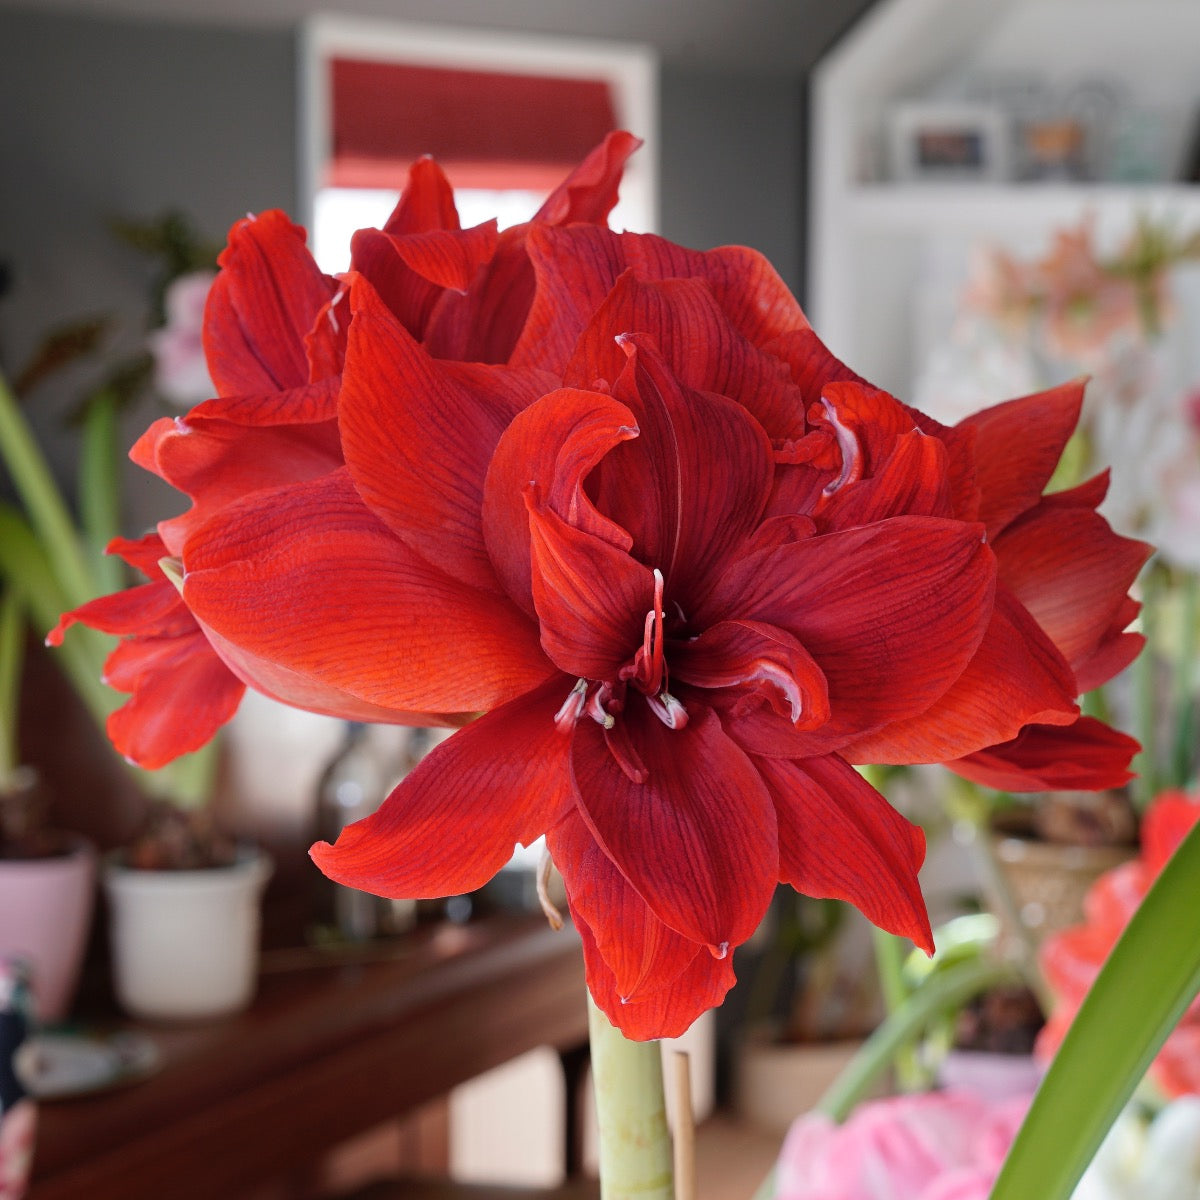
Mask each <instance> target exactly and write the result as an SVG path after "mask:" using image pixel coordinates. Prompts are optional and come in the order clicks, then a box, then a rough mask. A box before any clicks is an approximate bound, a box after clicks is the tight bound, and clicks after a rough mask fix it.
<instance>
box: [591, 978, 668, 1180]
mask: <svg viewBox="0 0 1200 1200" xmlns="http://www.w3.org/2000/svg"><path fill="white" fill-rule="evenodd" d="M588 1036H589V1040H590V1042H591V1053H592V1082H593V1085H594V1087H595V1092H596V1116H597V1118H598V1121H599V1126H600V1195H601V1198H602V1200H672V1196H673V1192H674V1183H673V1173H672V1164H671V1138H670V1135H669V1133H668V1131H667V1106H666V1100H665V1098H664V1095H663V1080H662V1054H661V1051H660V1049H659V1044H658V1042H631V1041H629V1040H627V1039H626V1038H625V1036H624V1035H623V1034H622V1033H621V1032H620V1030H618V1029H615V1028H613V1026H612V1025H611V1024H610V1023H609V1020H608V1018H607V1017H606V1016H605V1015H604V1014H603V1013H602V1012H601V1011H600V1010H599V1009H598V1008H597V1007H596V1004H595V1001H593V1000H592V997H591V995H590V994H589V996H588Z"/></svg>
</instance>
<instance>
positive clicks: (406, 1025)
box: [30, 914, 587, 1200]
mask: <svg viewBox="0 0 1200 1200" xmlns="http://www.w3.org/2000/svg"><path fill="white" fill-rule="evenodd" d="M584 997H585V992H584V982H583V962H582V955H581V953H580V948H579V941H578V938H577V937H576V936H575V935H574V934H573V933H572V932H571V931H570V930H569V929H567V930H564V931H562V932H560V933H555V932H553V931H552V930H550V929H549V928H547V926H546V922H545V920H544V919H543V918H542V917H540V916H537V917H529V916H517V915H503V914H502V915H493V916H488V917H484V918H482V919H480V920H478V921H473V922H471V923H470V924H467V925H462V926H456V925H451V924H442V925H438V926H436V927H433V928H431V929H424V930H419V931H418V932H416V933H414V934H412V935H409V937H407V938H405V939H404V940H402V941H398V942H396V943H395V944H394V946H393V947H392V948H391V949H386V950H383V951H379V950H375V951H373V952H372V953H371V955H370V956H366V955H364V956H362V957H361V958H359V960H358V961H353V960H351V959H348V958H345V957H342V958H334V957H333V956H331V955H330V954H329V953H327V952H320V951H315V950H308V949H303V950H294V951H275V952H272V953H269V954H267V955H266V956H265V957H264V963H263V975H262V981H261V985H260V988H259V993H258V997H257V999H256V1001H255V1003H254V1005H253V1007H252V1008H251V1009H250V1010H249V1011H247V1012H245V1013H242V1014H240V1015H238V1016H235V1017H230V1018H227V1019H225V1020H222V1021H218V1022H213V1023H210V1024H206V1025H196V1026H190V1027H175V1028H172V1027H167V1026H150V1025H146V1026H137V1027H136V1028H139V1029H142V1030H143V1031H145V1032H148V1033H149V1034H150V1035H151V1036H152V1037H153V1039H154V1041H155V1042H156V1043H157V1045H158V1046H159V1048H160V1050H161V1053H162V1068H161V1070H159V1071H158V1072H157V1073H155V1074H154V1075H153V1076H151V1077H150V1078H147V1079H144V1080H142V1081H140V1082H138V1083H135V1084H132V1085H129V1086H127V1087H124V1088H120V1089H114V1090H112V1091H109V1092H105V1093H103V1094H99V1095H95V1096H91V1097H80V1098H77V1099H74V1100H61V1101H54V1102H50V1103H45V1104H43V1105H42V1108H41V1117H40V1125H39V1131H38V1143H37V1151H36V1155H35V1160H34V1184H33V1187H32V1189H31V1193H30V1200H83V1198H84V1197H87V1200H103V1198H107V1197H113V1198H117V1197H120V1198H121V1200H238V1198H239V1197H242V1196H245V1195H248V1194H251V1193H253V1191H254V1190H255V1189H256V1188H257V1187H259V1186H261V1185H263V1184H266V1183H269V1182H270V1181H272V1180H276V1179H279V1178H281V1177H284V1176H288V1175H292V1176H294V1175H295V1172H296V1170H297V1168H298V1167H302V1166H303V1165H304V1164H306V1163H311V1162H315V1161H317V1160H318V1159H319V1158H320V1157H321V1156H322V1155H323V1154H324V1153H325V1152H327V1151H328V1150H329V1149H331V1148H333V1147H335V1146H337V1145H338V1144H339V1143H341V1142H344V1141H345V1140H346V1139H347V1138H349V1137H352V1136H354V1135H355V1134H357V1133H360V1132H362V1131H364V1130H367V1129H371V1128H373V1127H374V1126H376V1125H378V1124H379V1123H381V1122H383V1121H386V1120H387V1119H389V1118H390V1117H393V1116H396V1115H398V1114H402V1113H405V1112H407V1111H411V1110H413V1109H415V1108H416V1107H417V1106H419V1105H421V1104H424V1103H426V1102H427V1101H430V1100H432V1099H435V1098H436V1097H438V1096H441V1095H444V1094H445V1093H446V1092H447V1091H449V1090H450V1089H451V1088H452V1087H454V1086H456V1085H458V1084H460V1083H463V1082H465V1081H467V1080H469V1079H471V1078H473V1077H474V1076H476V1075H478V1074H480V1073H481V1072H483V1071H486V1070H489V1069H490V1068H492V1067H494V1066H497V1065H499V1064H500V1063H503V1062H505V1061H507V1060H508V1059H510V1058H513V1057H515V1056H516V1055H519V1054H522V1053H524V1052H525V1051H527V1050H530V1049H533V1048H534V1047H537V1046H552V1047H554V1048H556V1049H558V1050H560V1051H566V1050H572V1049H576V1048H578V1047H579V1046H581V1045H582V1044H584V1043H585V1042H586V1039H587V1012H586V1004H585V1000H584Z"/></svg>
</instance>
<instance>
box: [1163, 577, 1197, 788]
mask: <svg viewBox="0 0 1200 1200" xmlns="http://www.w3.org/2000/svg"><path fill="white" fill-rule="evenodd" d="M1179 593H1180V601H1181V609H1182V611H1181V613H1180V617H1179V620H1180V634H1179V656H1178V661H1177V663H1176V664H1175V697H1174V703H1173V704H1172V706H1171V708H1172V710H1173V711H1174V713H1175V737H1174V741H1173V743H1172V746H1171V761H1170V767H1171V773H1170V778H1169V779H1168V780H1167V781H1166V782H1167V783H1169V784H1170V785H1171V786H1172V787H1185V786H1186V785H1187V784H1188V783H1189V782H1190V781H1191V777H1192V774H1193V772H1194V771H1195V770H1196V760H1195V754H1196V732H1195V730H1196V683H1197V680H1196V656H1197V654H1200V645H1197V639H1198V638H1200V577H1197V576H1196V575H1195V574H1193V573H1192V572H1191V571H1188V572H1186V573H1185V574H1184V575H1183V577H1182V578H1181V580H1180V583H1179Z"/></svg>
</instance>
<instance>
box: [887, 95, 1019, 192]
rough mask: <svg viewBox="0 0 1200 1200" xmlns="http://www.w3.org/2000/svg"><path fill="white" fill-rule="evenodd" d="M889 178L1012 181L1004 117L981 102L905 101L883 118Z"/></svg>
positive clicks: (1006, 127) (1008, 143)
mask: <svg viewBox="0 0 1200 1200" xmlns="http://www.w3.org/2000/svg"><path fill="white" fill-rule="evenodd" d="M888 150H889V160H890V165H891V177H892V179H893V180H895V181H897V182H900V183H919V182H931V183H933V182H937V183H941V182H946V181H951V180H953V181H964V182H973V183H983V182H998V181H1001V180H1005V179H1009V178H1010V177H1011V165H1010V159H1011V151H1012V146H1011V131H1010V129H1009V121H1008V117H1007V115H1006V114H1005V113H1004V112H1003V111H1001V110H1000V109H998V108H993V107H991V106H990V105H986V104H966V103H960V104H955V103H942V102H939V101H910V102H907V103H902V104H897V105H896V107H895V108H893V109H892V111H891V113H890V115H889V118H888Z"/></svg>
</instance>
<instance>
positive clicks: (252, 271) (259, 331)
mask: <svg viewBox="0 0 1200 1200" xmlns="http://www.w3.org/2000/svg"><path fill="white" fill-rule="evenodd" d="M218 262H219V263H220V265H221V272H220V274H219V275H218V276H217V278H216V281H215V282H214V283H213V286H212V290H211V291H210V292H209V294H208V303H207V306H206V308H205V311H204V352H205V355H206V356H207V358H208V369H209V373H210V374H211V375H212V378H213V382H214V383H215V384H216V385H217V390H218V391H219V392H221V394H222V395H227V394H234V395H239V394H247V393H254V392H272V391H276V390H278V389H280V388H289V387H299V386H300V385H301V384H305V383H307V382H308V379H309V372H308V357H307V355H306V353H305V344H304V339H305V336H306V335H307V334H308V332H309V330H310V329H312V327H313V322H314V321H315V320H316V319H317V315H318V313H320V311H321V309H322V308H323V307H324V306H325V303H326V302H327V301H328V300H329V298H330V297H331V296H332V295H333V294H334V292H336V291H337V286H338V285H337V281H336V280H334V279H331V278H330V277H329V276H328V275H325V274H322V272H321V271H320V270H319V269H318V267H317V265H316V263H314V262H313V260H312V255H310V254H309V252H308V249H307V247H306V246H305V235H304V230H303V229H301V228H300V226H299V225H293V224H292V222H291V221H289V220H288V218H287V217H286V216H284V214H283V213H281V212H279V211H278V210H271V211H269V212H264V213H262V214H260V215H259V216H258V217H246V218H244V219H243V220H241V221H238V223H237V224H236V225H234V227H233V228H232V229H231V230H230V231H229V245H228V246H227V247H226V248H225V250H224V251H223V252H222V253H221V257H220V258H219V259H218Z"/></svg>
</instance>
